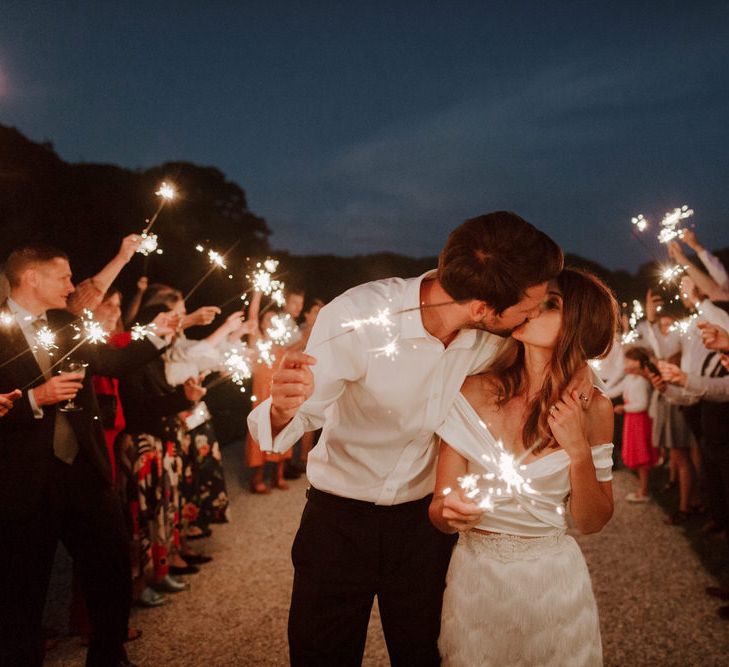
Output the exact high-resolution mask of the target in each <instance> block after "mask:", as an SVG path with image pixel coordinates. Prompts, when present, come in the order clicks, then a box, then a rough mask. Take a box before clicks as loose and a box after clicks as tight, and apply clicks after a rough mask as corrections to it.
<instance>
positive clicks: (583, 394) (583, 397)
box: [578, 392, 587, 403]
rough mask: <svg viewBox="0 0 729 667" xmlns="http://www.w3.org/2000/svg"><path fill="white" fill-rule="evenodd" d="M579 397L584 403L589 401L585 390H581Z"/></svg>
mask: <svg viewBox="0 0 729 667" xmlns="http://www.w3.org/2000/svg"><path fill="white" fill-rule="evenodd" d="M578 398H579V399H580V400H581V401H582V402H583V403H587V394H585V393H584V392H581V393H580V395H579V397H578Z"/></svg>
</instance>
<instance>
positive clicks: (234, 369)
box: [225, 350, 252, 392]
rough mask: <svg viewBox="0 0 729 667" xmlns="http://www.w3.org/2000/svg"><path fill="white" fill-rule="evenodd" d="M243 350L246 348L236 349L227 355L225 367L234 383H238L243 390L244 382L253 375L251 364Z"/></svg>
mask: <svg viewBox="0 0 729 667" xmlns="http://www.w3.org/2000/svg"><path fill="white" fill-rule="evenodd" d="M243 352H244V350H235V351H233V352H228V353H226V355H225V369H226V371H227V372H228V374H229V377H230V380H231V381H232V382H233V384H236V385H238V386H239V387H240V390H241V391H242V392H243V391H245V388H244V386H243V383H244V382H245V381H246V380H249V379H250V378H251V375H252V371H251V366H250V364H249V363H248V359H246V357H245V356H244V355H243V354H242V353H243Z"/></svg>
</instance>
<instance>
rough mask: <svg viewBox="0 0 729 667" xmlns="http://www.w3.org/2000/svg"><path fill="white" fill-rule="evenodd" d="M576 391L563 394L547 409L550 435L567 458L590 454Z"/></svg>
mask: <svg viewBox="0 0 729 667" xmlns="http://www.w3.org/2000/svg"><path fill="white" fill-rule="evenodd" d="M581 404H582V401H581V400H580V398H579V394H578V392H576V391H572V392H565V393H564V394H563V395H562V398H561V399H560V400H559V401H557V402H556V403H555V404H554V405H553V406H552V407H551V408H550V409H549V417H548V418H547V423H548V424H549V428H550V429H552V435H553V436H554V439H555V440H556V441H557V442H558V443H559V445H560V446H561V447H562V449H564V450H565V451H566V452H567V454H569V457H570V458H571V459H572V458H575V457H576V456H583V455H584V454H588V455H589V452H590V444H589V443H588V441H587V436H586V435H585V413H584V410H583V408H582V405H581Z"/></svg>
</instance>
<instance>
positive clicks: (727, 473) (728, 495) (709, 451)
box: [700, 438, 729, 539]
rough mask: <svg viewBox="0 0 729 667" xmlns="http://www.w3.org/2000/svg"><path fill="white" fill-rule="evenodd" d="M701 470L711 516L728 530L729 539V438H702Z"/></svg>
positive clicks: (728, 536)
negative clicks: (712, 439) (716, 439)
mask: <svg viewBox="0 0 729 667" xmlns="http://www.w3.org/2000/svg"><path fill="white" fill-rule="evenodd" d="M700 442H701V471H702V477H703V480H704V486H705V489H706V494H707V497H708V500H709V511H710V512H711V518H712V519H713V520H714V521H715V522H716V523H717V525H719V526H721V527H722V528H723V529H724V530H725V531H727V539H729V439H727V440H724V441H722V442H713V441H710V440H708V439H707V438H702V439H701V441H700Z"/></svg>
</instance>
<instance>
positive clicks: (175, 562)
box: [119, 304, 205, 593]
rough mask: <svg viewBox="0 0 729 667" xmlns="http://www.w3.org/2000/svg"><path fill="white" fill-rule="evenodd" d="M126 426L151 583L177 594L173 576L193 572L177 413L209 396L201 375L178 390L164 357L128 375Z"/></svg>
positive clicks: (143, 314)
mask: <svg viewBox="0 0 729 667" xmlns="http://www.w3.org/2000/svg"><path fill="white" fill-rule="evenodd" d="M166 312H170V311H169V310H168V308H167V307H166V306H165V305H162V304H158V305H154V306H146V307H145V308H143V309H142V310H141V311H140V312H139V315H138V320H139V323H140V324H147V323H149V322H150V321H152V319H153V318H154V317H156V316H157V315H158V314H159V313H166ZM119 395H120V397H121V401H122V405H123V406H124V415H125V418H126V430H127V432H128V433H129V434H130V436H131V437H132V438H133V440H134V446H135V447H136V450H137V456H136V461H137V463H136V466H135V471H136V473H137V484H138V489H139V523H140V530H147V531H148V533H149V534H148V536H147V540H148V542H149V543H150V544H151V551H152V563H153V575H152V576H153V582H154V585H155V587H157V588H159V589H161V591H162V592H171V593H174V592H178V591H180V590H184V589H185V585H184V584H182V583H181V582H179V581H177V580H176V579H174V578H172V577H170V574H171V573H172V574H175V573H178V574H179V573H192V572H193V570H191V569H190V568H191V566H190V565H189V564H188V563H187V562H186V561H185V560H184V559H183V558H182V556H181V554H180V551H179V547H180V535H179V525H180V521H181V517H180V498H179V488H178V483H179V479H180V475H181V474H182V461H181V458H180V448H179V428H180V423H179V419H178V417H177V414H178V413H179V412H184V411H186V410H189V409H190V408H192V406H193V405H194V404H195V403H196V402H197V401H198V400H200V399H201V398H202V397H203V396H204V395H205V389H204V388H203V387H202V386H201V384H200V382H199V379H198V378H190V379H188V381H187V382H185V384H184V385H182V386H179V387H177V388H175V387H172V386H170V385H169V383H168V382H167V380H166V379H165V369H164V360H163V359H162V358H161V357H158V358H156V359H154V360H153V361H151V362H149V363H147V364H145V365H144V366H142V367H140V368H138V369H137V370H135V371H134V372H132V373H129V374H127V376H126V377H124V378H123V379H122V380H121V382H120V383H119Z"/></svg>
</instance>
